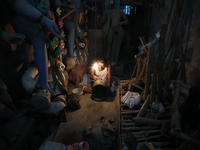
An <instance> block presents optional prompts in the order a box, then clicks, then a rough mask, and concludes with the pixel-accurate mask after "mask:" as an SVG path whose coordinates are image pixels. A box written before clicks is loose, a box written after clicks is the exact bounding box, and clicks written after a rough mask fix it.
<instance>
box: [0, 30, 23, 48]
mask: <svg viewBox="0 0 200 150" xmlns="http://www.w3.org/2000/svg"><path fill="white" fill-rule="evenodd" d="M0 36H1V38H3V39H4V40H6V41H7V42H8V43H13V44H18V45H19V44H21V43H22V42H24V41H25V36H24V35H23V34H21V33H7V32H2V34H1V35H0Z"/></svg>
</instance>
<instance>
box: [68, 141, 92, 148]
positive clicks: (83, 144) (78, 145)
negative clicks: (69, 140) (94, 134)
mask: <svg viewBox="0 0 200 150" xmlns="http://www.w3.org/2000/svg"><path fill="white" fill-rule="evenodd" d="M89 149H90V146H89V144H88V142H87V141H83V142H78V143H74V144H72V145H69V146H67V149H66V150H89Z"/></svg>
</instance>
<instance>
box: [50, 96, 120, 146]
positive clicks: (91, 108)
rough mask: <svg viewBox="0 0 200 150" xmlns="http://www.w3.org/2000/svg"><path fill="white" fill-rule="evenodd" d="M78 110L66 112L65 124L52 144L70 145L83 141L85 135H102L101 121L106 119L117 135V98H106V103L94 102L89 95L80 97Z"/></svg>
mask: <svg viewBox="0 0 200 150" xmlns="http://www.w3.org/2000/svg"><path fill="white" fill-rule="evenodd" d="M79 104H80V106H81V108H80V109H78V110H75V111H70V110H67V112H66V122H63V123H61V124H60V126H59V128H58V130H57V132H56V133H55V135H54V137H53V138H52V139H51V140H53V141H54V142H58V143H63V144H65V145H71V144H74V143H77V142H81V141H83V140H84V139H83V132H85V134H89V133H94V134H98V135H100V134H102V130H101V127H102V121H101V119H103V118H106V119H108V120H109V121H112V125H113V128H114V129H115V131H116V133H117V129H118V124H119V99H118V96H113V97H108V99H107V100H106V101H94V100H92V99H91V94H83V95H81V96H80V101H79Z"/></svg>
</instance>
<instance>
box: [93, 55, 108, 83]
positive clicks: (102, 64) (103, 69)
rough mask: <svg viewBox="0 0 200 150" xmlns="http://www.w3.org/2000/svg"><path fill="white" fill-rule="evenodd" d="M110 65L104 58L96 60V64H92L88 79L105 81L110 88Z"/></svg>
mask: <svg viewBox="0 0 200 150" xmlns="http://www.w3.org/2000/svg"><path fill="white" fill-rule="evenodd" d="M110 68H111V67H110V65H109V64H108V62H107V59H106V58H99V59H98V60H97V63H96V64H94V66H93V68H92V70H91V73H90V78H91V79H92V80H94V81H96V80H97V79H102V80H104V81H106V83H107V86H108V87H110V79H111V71H110Z"/></svg>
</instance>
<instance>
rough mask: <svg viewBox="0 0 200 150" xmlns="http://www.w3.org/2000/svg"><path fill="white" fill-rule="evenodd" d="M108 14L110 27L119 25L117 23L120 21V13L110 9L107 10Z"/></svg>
mask: <svg viewBox="0 0 200 150" xmlns="http://www.w3.org/2000/svg"><path fill="white" fill-rule="evenodd" d="M109 14H110V21H111V22H110V27H115V26H118V25H119V22H120V21H121V17H122V14H121V11H120V10H118V9H111V10H109Z"/></svg>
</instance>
